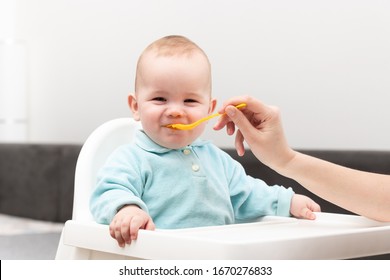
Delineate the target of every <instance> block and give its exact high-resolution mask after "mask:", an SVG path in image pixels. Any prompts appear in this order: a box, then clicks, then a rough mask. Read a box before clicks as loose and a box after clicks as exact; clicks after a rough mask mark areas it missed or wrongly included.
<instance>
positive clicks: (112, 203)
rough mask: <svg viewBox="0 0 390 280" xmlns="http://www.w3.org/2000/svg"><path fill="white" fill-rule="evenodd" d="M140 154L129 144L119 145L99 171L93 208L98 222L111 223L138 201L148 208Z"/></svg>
mask: <svg viewBox="0 0 390 280" xmlns="http://www.w3.org/2000/svg"><path fill="white" fill-rule="evenodd" d="M137 166H138V164H137V157H136V156H134V155H132V153H130V152H129V148H128V147H127V146H123V147H120V148H118V149H117V150H116V151H114V153H113V154H112V155H111V156H110V157H109V159H108V161H107V162H106V164H105V165H104V166H103V167H102V169H101V170H100V171H99V173H98V176H97V184H96V187H95V189H94V190H93V192H92V194H91V197H90V210H91V213H92V216H93V217H94V219H95V220H96V222H98V223H102V224H109V223H111V221H112V219H113V218H114V216H115V214H116V213H117V212H118V210H119V209H120V208H122V207H123V206H124V205H129V204H134V205H137V206H139V207H140V208H141V209H143V210H144V211H146V212H148V209H147V207H146V205H145V203H144V202H143V201H142V200H141V195H142V191H143V184H142V175H141V173H140V172H139V168H137Z"/></svg>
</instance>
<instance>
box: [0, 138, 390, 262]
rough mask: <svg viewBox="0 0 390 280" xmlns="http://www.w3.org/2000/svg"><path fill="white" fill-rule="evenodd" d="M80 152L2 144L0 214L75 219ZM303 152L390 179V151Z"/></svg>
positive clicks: (274, 178) (330, 207)
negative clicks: (75, 181)
mask: <svg viewBox="0 0 390 280" xmlns="http://www.w3.org/2000/svg"><path fill="white" fill-rule="evenodd" d="M80 149H81V145H68V144H55V145H54V144H52V145H47V144H4V143H3V144H0V213H3V214H9V215H15V216H21V217H27V218H32V219H38V220H44V221H53V222H65V221H66V220H68V219H71V216H72V204H73V181H74V172H75V167H76V161H77V157H78V154H79V152H80ZM225 151H226V152H227V153H229V154H230V155H231V156H232V157H233V158H235V159H236V160H238V161H239V162H241V164H242V165H243V166H244V168H245V169H246V171H247V173H248V174H249V175H252V176H254V177H258V178H261V179H263V180H264V181H266V182H267V183H268V184H272V185H273V184H278V185H283V186H286V187H292V188H293V189H294V191H295V192H296V193H301V194H305V195H307V196H310V197H312V198H313V199H314V200H315V201H317V202H318V203H319V204H320V205H321V208H322V211H324V212H331V213H345V214H349V213H350V212H348V211H346V210H344V209H342V208H340V207H338V206H336V205H334V204H332V203H330V202H327V201H325V200H323V199H321V198H319V197H317V196H316V195H314V194H312V193H310V192H309V191H307V190H306V189H305V188H303V187H302V186H301V185H299V184H298V183H297V182H295V181H293V180H291V179H289V178H286V177H283V176H281V175H279V174H278V173H276V172H274V171H273V170H271V169H269V168H268V167H266V166H264V165H263V164H261V163H260V162H259V161H258V160H257V159H256V158H255V157H254V156H253V154H252V153H251V152H250V151H248V152H247V153H246V154H245V156H244V157H239V156H237V154H236V151H235V150H233V149H226V150H225ZM301 152H303V153H306V154H310V155H313V156H316V157H319V158H322V159H325V160H328V161H331V162H335V163H338V164H341V165H344V166H348V167H352V168H356V169H360V170H365V171H370V172H378V173H385V174H390V151H345V150H302V151H301ZM388 257H390V255H386V256H382V258H388Z"/></svg>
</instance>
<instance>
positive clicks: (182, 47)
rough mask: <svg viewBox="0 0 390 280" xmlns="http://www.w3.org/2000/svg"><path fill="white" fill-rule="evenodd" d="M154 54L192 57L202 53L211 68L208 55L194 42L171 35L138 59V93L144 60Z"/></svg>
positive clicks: (136, 82)
mask: <svg viewBox="0 0 390 280" xmlns="http://www.w3.org/2000/svg"><path fill="white" fill-rule="evenodd" d="M149 52H154V53H155V54H156V56H181V55H187V56H191V55H192V54H193V53H196V52H198V53H199V52H200V53H201V54H202V55H204V57H205V58H206V60H207V63H208V64H209V67H211V65H210V62H209V59H208V57H207V55H206V53H205V52H204V51H203V50H202V49H201V48H200V47H199V46H198V45H197V44H195V43H194V42H193V41H191V40H190V39H188V38H186V37H184V36H181V35H169V36H165V37H162V38H160V39H158V40H156V41H154V42H153V43H151V44H150V45H149V46H147V47H146V48H145V50H144V51H143V52H142V54H141V56H140V57H139V59H138V63H137V69H136V74H135V90H136V91H137V85H138V81H137V76H138V73H139V69H140V67H141V65H142V58H143V56H144V55H145V54H146V53H149Z"/></svg>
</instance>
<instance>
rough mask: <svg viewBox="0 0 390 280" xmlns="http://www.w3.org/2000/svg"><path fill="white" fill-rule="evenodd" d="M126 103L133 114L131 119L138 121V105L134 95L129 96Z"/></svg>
mask: <svg viewBox="0 0 390 280" xmlns="http://www.w3.org/2000/svg"><path fill="white" fill-rule="evenodd" d="M127 102H128V104H129V107H130V109H131V111H132V112H133V119H134V120H136V121H139V113H138V103H137V99H136V98H135V95H134V93H130V94H129V96H128V97H127Z"/></svg>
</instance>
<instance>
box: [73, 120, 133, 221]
mask: <svg viewBox="0 0 390 280" xmlns="http://www.w3.org/2000/svg"><path fill="white" fill-rule="evenodd" d="M140 128H141V124H140V123H139V122H137V121H135V120H134V119H133V118H118V119H114V120H111V121H108V122H106V123H104V124H102V125H101V126H99V127H98V128H96V129H95V130H94V131H93V132H92V133H91V135H90V136H89V137H88V138H87V140H86V141H85V143H84V145H83V147H82V148H81V151H80V154H79V157H78V159H77V164H76V172H75V185H74V199H73V214H72V219H73V220H79V221H81V220H82V221H92V220H93V218H92V215H91V212H90V211H89V198H90V194H91V191H92V189H93V187H94V186H95V184H96V175H97V172H98V171H99V169H100V168H101V167H102V166H103V164H104V163H105V161H106V159H107V157H108V156H109V155H110V154H111V153H112V152H113V151H114V150H115V149H116V148H117V147H119V146H120V145H123V144H126V143H131V142H132V141H133V139H134V133H135V131H136V130H139V129H140Z"/></svg>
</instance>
